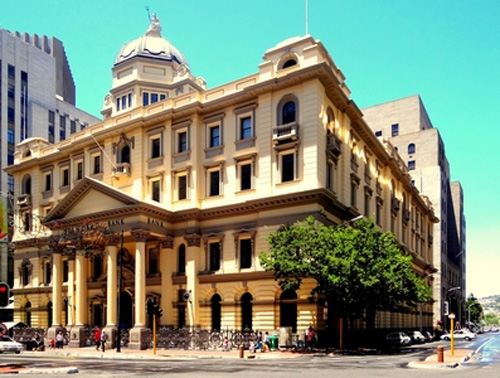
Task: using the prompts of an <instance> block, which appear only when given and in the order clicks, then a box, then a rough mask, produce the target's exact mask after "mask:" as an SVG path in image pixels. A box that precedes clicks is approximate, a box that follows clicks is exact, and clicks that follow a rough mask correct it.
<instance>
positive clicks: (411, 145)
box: [408, 143, 416, 154]
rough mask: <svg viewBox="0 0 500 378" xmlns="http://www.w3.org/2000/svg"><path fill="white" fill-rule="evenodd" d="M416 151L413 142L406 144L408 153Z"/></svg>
mask: <svg viewBox="0 0 500 378" xmlns="http://www.w3.org/2000/svg"><path fill="white" fill-rule="evenodd" d="M415 151H416V147H415V143H410V144H409V145H408V154H414V153H415Z"/></svg>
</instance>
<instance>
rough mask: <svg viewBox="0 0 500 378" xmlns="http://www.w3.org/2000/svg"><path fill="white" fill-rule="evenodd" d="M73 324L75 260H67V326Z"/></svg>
mask: <svg viewBox="0 0 500 378" xmlns="http://www.w3.org/2000/svg"><path fill="white" fill-rule="evenodd" d="M74 325H75V260H74V259H71V260H68V328H70V327H69V326H71V327H72V326H74Z"/></svg>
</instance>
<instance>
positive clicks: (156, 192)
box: [151, 180, 161, 202]
mask: <svg viewBox="0 0 500 378" xmlns="http://www.w3.org/2000/svg"><path fill="white" fill-rule="evenodd" d="M160 194H161V191H160V180H155V181H152V182H151V199H152V200H153V201H156V202H160Z"/></svg>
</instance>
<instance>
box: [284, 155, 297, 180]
mask: <svg viewBox="0 0 500 378" xmlns="http://www.w3.org/2000/svg"><path fill="white" fill-rule="evenodd" d="M294 171H295V164H294V154H293V153H292V154H286V155H282V156H281V182H288V181H293V180H295V172H294Z"/></svg>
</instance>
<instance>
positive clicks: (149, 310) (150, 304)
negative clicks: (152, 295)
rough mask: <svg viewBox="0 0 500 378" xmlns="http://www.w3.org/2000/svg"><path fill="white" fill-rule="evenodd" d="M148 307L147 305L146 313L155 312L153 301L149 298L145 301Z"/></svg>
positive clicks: (152, 313)
mask: <svg viewBox="0 0 500 378" xmlns="http://www.w3.org/2000/svg"><path fill="white" fill-rule="evenodd" d="M147 305H148V307H147V313H148V315H154V313H155V306H156V305H155V303H154V302H153V301H151V300H149V301H148V303H147Z"/></svg>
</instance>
